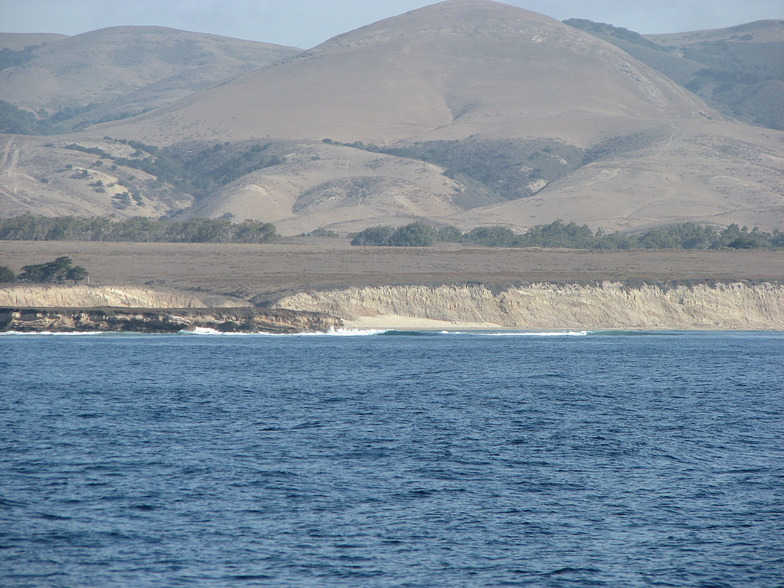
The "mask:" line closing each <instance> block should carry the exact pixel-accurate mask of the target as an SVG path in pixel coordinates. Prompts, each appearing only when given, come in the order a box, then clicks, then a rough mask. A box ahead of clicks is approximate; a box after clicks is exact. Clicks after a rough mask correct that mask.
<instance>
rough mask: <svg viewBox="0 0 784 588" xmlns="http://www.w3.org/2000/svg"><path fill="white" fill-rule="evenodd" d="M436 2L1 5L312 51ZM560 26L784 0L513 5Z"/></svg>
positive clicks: (3, 28)
mask: <svg viewBox="0 0 784 588" xmlns="http://www.w3.org/2000/svg"><path fill="white" fill-rule="evenodd" d="M434 3H435V0H0V32H7V33H22V32H25V33H32V32H36V33H38V32H45V33H65V34H68V35H75V34H78V33H83V32H86V31H91V30H94V29H99V28H103V27H108V26H115V25H160V26H168V27H173V28H177V29H184V30H188V31H197V32H202V33H214V34H219V35H226V36H229V37H237V38H241V39H251V40H254V41H266V42H270V43H278V44H281V45H291V46H295V47H301V48H310V47H313V46H315V45H317V44H319V43H321V42H323V41H326V40H327V39H329V38H330V37H333V36H335V35H337V34H340V33H345V32H347V31H350V30H352V29H356V28H358V27H361V26H363V25H366V24H370V23H372V22H375V21H377V20H381V19H382V18H387V17H390V16H395V15H398V14H402V13H403V12H407V11H409V10H413V9H415V8H420V7H422V6H427V5H428V4H434ZM506 3H507V4H513V5H515V6H520V7H521V8H526V9H528V10H533V11H534V12H540V13H542V14H546V15H547V16H551V17H553V18H556V19H558V20H564V19H567V18H587V19H590V20H594V21H599V22H606V23H610V24H613V25H616V26H621V27H626V28H628V29H631V30H633V31H637V32H640V33H670V32H680V31H691V30H698V29H713V28H722V27H728V26H733V25H737V24H743V23H746V22H751V21H754V20H762V19H784V0H507V2H506Z"/></svg>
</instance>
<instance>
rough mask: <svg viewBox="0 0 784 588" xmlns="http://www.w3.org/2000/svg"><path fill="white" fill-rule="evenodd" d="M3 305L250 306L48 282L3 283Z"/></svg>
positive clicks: (141, 290)
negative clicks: (34, 283)
mask: <svg viewBox="0 0 784 588" xmlns="http://www.w3.org/2000/svg"><path fill="white" fill-rule="evenodd" d="M213 298H214V297H213ZM0 306H8V307H54V308H93V307H104V306H108V307H119V308H206V307H210V308H212V307H226V306H250V303H248V302H245V301H241V300H240V301H234V300H232V301H230V300H228V299H223V298H219V299H213V300H209V301H205V300H202V299H200V298H196V297H193V296H185V295H182V294H176V293H173V292H162V291H159V290H152V289H149V288H138V287H133V286H83V285H80V286H48V285H31V284H14V285H10V286H5V287H0Z"/></svg>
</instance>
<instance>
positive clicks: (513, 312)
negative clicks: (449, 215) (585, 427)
mask: <svg viewBox="0 0 784 588" xmlns="http://www.w3.org/2000/svg"><path fill="white" fill-rule="evenodd" d="M209 296H211V299H212V302H213V304H208V303H206V302H205V301H204V300H201V299H199V298H195V297H192V296H187V295H184V294H182V293H177V292H163V291H155V290H150V289H142V288H133V287H127V288H125V287H119V286H112V287H107V286H102V287H95V286H48V287H44V286H28V285H15V286H10V287H7V288H0V331H20V332H46V331H58V332H78V331H137V332H149V333H153V332H160V333H167V332H178V331H182V330H185V331H189V330H190V331H193V330H197V329H200V328H204V329H212V330H215V331H219V332H266V333H299V332H326V331H330V330H334V329H340V328H343V327H349V328H360V329H366V328H373V329H375V328H377V329H421V328H425V329H427V328H486V329H493V328H511V329H534V330H550V329H556V330H563V329H578V330H605V329H607V330H626V329H628V330H784V284H783V283H781V282H778V281H726V282H725V281H721V282H719V281H704V282H699V283H694V282H660V283H658V282H657V283H645V282H632V281H625V282H623V281H603V282H590V283H576V282H563V283H560V282H559V283H556V282H540V283H530V284H519V285H508V284H507V285H503V286H490V285H485V284H481V283H474V282H471V283H463V284H445V285H387V286H368V285H366V286H361V287H360V286H357V287H351V288H345V289H309V290H304V291H300V292H297V293H293V294H289V295H284V296H281V297H278V298H277V299H276V300H275V301H274V302H271V303H270V302H268V303H266V304H264V305H263V306H264V307H263V308H261V307H253V306H251V305H250V302H248V301H247V300H237V301H233V300H231V299H229V298H226V297H223V298H220V297H219V296H217V295H214V294H213V295H208V297H209Z"/></svg>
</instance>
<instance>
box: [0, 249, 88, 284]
mask: <svg viewBox="0 0 784 588" xmlns="http://www.w3.org/2000/svg"><path fill="white" fill-rule="evenodd" d="M87 277H88V273H87V270H86V269H84V268H83V267H82V266H80V265H73V262H72V260H71V258H70V257H68V256H65V255H63V256H62V257H58V258H57V259H55V260H54V261H47V262H45V263H38V264H33V265H26V266H24V267H23V268H22V272H21V273H20V274H18V275H17V274H15V273H14V272H13V270H12V269H11V268H10V267H7V266H4V265H3V266H0V282H3V283H7V282H33V283H36V284H62V283H63V282H66V281H73V283H74V284H76V283H77V282H81V281H82V280H86V279H87Z"/></svg>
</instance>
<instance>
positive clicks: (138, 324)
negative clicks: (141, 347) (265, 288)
mask: <svg viewBox="0 0 784 588" xmlns="http://www.w3.org/2000/svg"><path fill="white" fill-rule="evenodd" d="M342 326H343V322H342V321H341V320H340V319H338V318H336V317H333V316H329V315H326V314H322V313H317V312H299V311H294V310H261V309H251V308H236V309H226V310H221V309H198V310H195V309H157V310H156V309H143V308H139V309H109V308H102V309H99V308H92V309H72V308H0V331H14V332H21V333H42V332H57V333H68V332H136V333H177V332H179V331H194V330H197V329H212V330H214V331H218V332H221V333H278V334H290V333H303V332H327V331H330V330H333V329H339V328H340V327H342Z"/></svg>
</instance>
